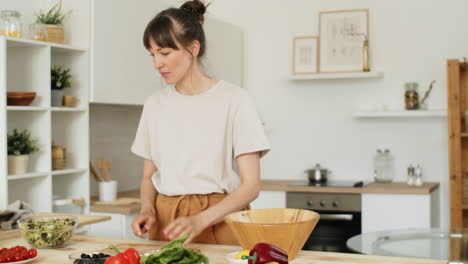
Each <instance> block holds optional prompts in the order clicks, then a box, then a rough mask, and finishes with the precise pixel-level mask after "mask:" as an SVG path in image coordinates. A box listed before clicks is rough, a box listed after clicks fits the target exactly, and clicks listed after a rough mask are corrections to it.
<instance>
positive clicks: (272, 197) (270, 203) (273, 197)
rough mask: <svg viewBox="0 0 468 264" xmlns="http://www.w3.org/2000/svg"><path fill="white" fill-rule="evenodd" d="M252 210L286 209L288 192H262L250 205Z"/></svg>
mask: <svg viewBox="0 0 468 264" xmlns="http://www.w3.org/2000/svg"><path fill="white" fill-rule="evenodd" d="M250 207H251V208H252V209H265V208H286V192H280V191H261V192H260V194H259V195H258V197H257V199H256V200H255V201H253V202H251V203H250Z"/></svg>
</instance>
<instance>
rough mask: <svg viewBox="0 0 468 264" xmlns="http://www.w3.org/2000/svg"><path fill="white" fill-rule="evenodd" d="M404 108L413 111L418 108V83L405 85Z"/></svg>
mask: <svg viewBox="0 0 468 264" xmlns="http://www.w3.org/2000/svg"><path fill="white" fill-rule="evenodd" d="M405 88H406V91H405V108H406V109H407V110H415V109H418V108H419V95H418V91H417V88H418V83H415V82H409V83H406V84H405Z"/></svg>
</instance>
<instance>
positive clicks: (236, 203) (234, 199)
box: [201, 184, 260, 225]
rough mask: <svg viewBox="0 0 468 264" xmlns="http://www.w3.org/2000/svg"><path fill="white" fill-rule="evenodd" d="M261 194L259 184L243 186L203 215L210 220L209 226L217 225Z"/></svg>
mask: <svg viewBox="0 0 468 264" xmlns="http://www.w3.org/2000/svg"><path fill="white" fill-rule="evenodd" d="M259 192H260V185H259V184H258V185H257V184H255V185H252V184H241V185H240V186H239V187H238V188H237V189H236V190H234V191H233V192H232V193H230V194H229V195H228V196H226V198H224V199H223V200H222V201H221V202H219V203H218V204H216V205H215V206H212V207H210V208H209V209H207V210H205V211H203V212H202V213H201V215H202V216H203V218H204V219H208V223H207V224H208V225H214V224H217V223H219V222H221V221H223V220H224V217H225V216H226V215H228V214H230V213H232V212H236V211H239V210H241V209H242V208H244V207H245V206H246V205H248V204H249V203H250V202H252V201H253V200H255V199H256V198H257V197H258V194H259Z"/></svg>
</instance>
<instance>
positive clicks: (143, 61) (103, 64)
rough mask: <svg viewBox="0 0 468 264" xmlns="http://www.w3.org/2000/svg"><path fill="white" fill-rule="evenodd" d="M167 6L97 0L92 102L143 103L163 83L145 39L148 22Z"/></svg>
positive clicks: (146, 0)
mask: <svg viewBox="0 0 468 264" xmlns="http://www.w3.org/2000/svg"><path fill="white" fill-rule="evenodd" d="M165 7H167V5H165V4H164V2H162V1H154V0H139V1H137V2H134V1H127V0H94V1H93V4H92V23H91V32H92V37H91V52H92V53H91V56H92V59H91V61H92V74H91V78H92V82H91V97H90V98H91V99H90V102H91V103H111V104H136V105H141V104H143V103H144V100H145V98H147V97H148V95H150V94H152V93H153V92H154V91H155V90H156V89H157V88H158V87H160V86H161V81H160V79H159V77H158V73H157V72H156V71H155V70H154V69H153V63H152V59H151V57H150V56H149V53H148V51H147V50H146V49H145V47H144V45H143V40H142V39H143V32H144V30H145V27H146V25H147V23H148V22H149V21H150V20H151V19H152V18H153V17H154V16H155V15H156V14H157V13H158V12H159V11H161V10H162V9H163V8H165Z"/></svg>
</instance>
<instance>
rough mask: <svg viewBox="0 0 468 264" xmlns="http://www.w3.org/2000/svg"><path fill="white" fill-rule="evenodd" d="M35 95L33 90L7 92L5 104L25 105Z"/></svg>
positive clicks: (28, 103)
mask: <svg viewBox="0 0 468 264" xmlns="http://www.w3.org/2000/svg"><path fill="white" fill-rule="evenodd" d="M35 97H36V93H35V92H8V93H7V105H17V106H27V105H30V104H31V102H32V101H33V100H34V98H35Z"/></svg>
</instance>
